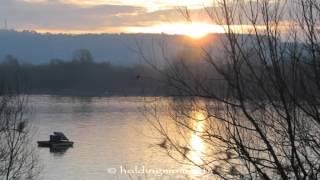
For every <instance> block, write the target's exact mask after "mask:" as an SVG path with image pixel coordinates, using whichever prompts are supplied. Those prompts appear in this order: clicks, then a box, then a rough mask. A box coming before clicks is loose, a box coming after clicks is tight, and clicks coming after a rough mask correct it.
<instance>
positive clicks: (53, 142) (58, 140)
mask: <svg viewBox="0 0 320 180" xmlns="http://www.w3.org/2000/svg"><path fill="white" fill-rule="evenodd" d="M38 146H39V147H50V148H54V147H62V146H63V147H72V146H73V142H72V141H69V139H68V138H67V137H66V136H65V135H64V134H63V133H62V132H54V133H53V135H50V140H49V141H38Z"/></svg>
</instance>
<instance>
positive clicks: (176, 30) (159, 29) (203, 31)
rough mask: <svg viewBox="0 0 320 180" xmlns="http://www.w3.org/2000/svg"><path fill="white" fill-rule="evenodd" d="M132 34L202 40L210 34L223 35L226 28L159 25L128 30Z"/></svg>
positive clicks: (181, 24)
mask: <svg viewBox="0 0 320 180" xmlns="http://www.w3.org/2000/svg"><path fill="white" fill-rule="evenodd" d="M127 31H128V32H132V33H138V32H141V33H165V34H171V35H173V34H180V35H186V36H189V37H191V38H194V39H200V38H203V37H205V36H206V35H208V34H210V33H223V32H225V31H224V28H223V27H222V26H219V25H212V24H205V23H172V24H159V25H155V26H151V27H130V28H128V29H127Z"/></svg>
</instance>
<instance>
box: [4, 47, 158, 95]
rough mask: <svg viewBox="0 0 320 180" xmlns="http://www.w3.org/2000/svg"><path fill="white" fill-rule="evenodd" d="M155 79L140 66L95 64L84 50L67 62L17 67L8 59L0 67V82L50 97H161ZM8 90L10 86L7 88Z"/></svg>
mask: <svg viewBox="0 0 320 180" xmlns="http://www.w3.org/2000/svg"><path fill="white" fill-rule="evenodd" d="M158 76H159V75H157V73H155V72H154V71H153V70H152V69H150V68H148V67H147V66H144V65H135V66H131V67H125V66H116V65H113V64H111V63H108V62H99V63H98V62H95V61H94V59H93V57H92V55H91V53H90V52H89V51H88V50H85V49H82V50H77V51H75V52H74V54H73V58H72V60H71V61H70V60H69V61H66V60H61V59H52V60H51V61H50V63H49V64H43V65H32V64H20V63H19V61H18V59H16V58H15V57H13V56H11V55H9V56H7V57H5V59H4V60H3V62H2V63H1V64H0V82H6V83H10V84H15V83H17V82H23V83H22V84H23V86H24V87H26V88H27V89H28V92H29V93H30V94H53V95H81V96H82V95H83V96H85V95H88V96H91V95H107V96H108V95H110V96H111V95H121V96H123V95H130V96H132V95H161V94H163V90H162V89H161V88H160V85H159V83H157V81H155V80H154V79H158V78H157V77H158ZM10 86H12V85H10Z"/></svg>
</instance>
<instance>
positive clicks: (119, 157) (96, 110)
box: [28, 96, 201, 180]
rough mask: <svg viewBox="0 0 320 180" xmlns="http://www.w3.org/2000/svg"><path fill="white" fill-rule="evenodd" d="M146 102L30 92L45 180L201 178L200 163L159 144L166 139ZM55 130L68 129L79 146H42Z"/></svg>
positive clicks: (30, 117) (34, 135)
mask: <svg viewBox="0 0 320 180" xmlns="http://www.w3.org/2000/svg"><path fill="white" fill-rule="evenodd" d="M144 104H145V103H144V100H143V98H141V97H103V98H94V97H82V98H76V97H60V96H30V97H29V106H30V112H31V115H28V116H29V119H30V120H31V122H32V129H33V130H34V131H33V132H34V133H33V142H32V143H33V144H34V147H35V149H36V153H37V154H38V156H39V163H40V165H41V167H42V170H41V174H40V177H39V179H45V180H106V179H120V180H122V179H130V177H131V178H133V179H138V178H139V177H140V178H145V179H179V178H181V179H185V178H186V177H189V178H197V176H198V174H197V173H195V170H197V168H196V167H193V166H189V165H181V164H179V163H177V162H176V161H175V160H173V159H171V158H170V157H168V156H167V154H166V153H165V151H164V150H162V149H161V148H160V147H159V146H158V145H156V144H158V143H159V142H161V139H159V137H158V135H157V133H156V132H155V131H154V130H152V128H151V127H150V124H149V123H148V122H147V120H146V118H145V116H144V115H143V113H142V112H141V107H143V105H144ZM54 131H61V132H64V133H65V135H66V136H67V137H68V138H69V139H70V140H72V141H74V142H75V144H74V147H73V148H69V149H66V150H61V151H58V152H50V149H48V148H38V147H36V146H37V145H36V141H38V140H48V139H49V135H50V134H51V133H52V132H54ZM198 141H199V140H198ZM196 142H197V141H196ZM197 143H201V142H197ZM166 170H169V171H166Z"/></svg>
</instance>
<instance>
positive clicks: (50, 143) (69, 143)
mask: <svg viewBox="0 0 320 180" xmlns="http://www.w3.org/2000/svg"><path fill="white" fill-rule="evenodd" d="M38 146H39V147H50V148H57V147H72V146H73V142H72V141H56V142H55V141H38Z"/></svg>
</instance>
